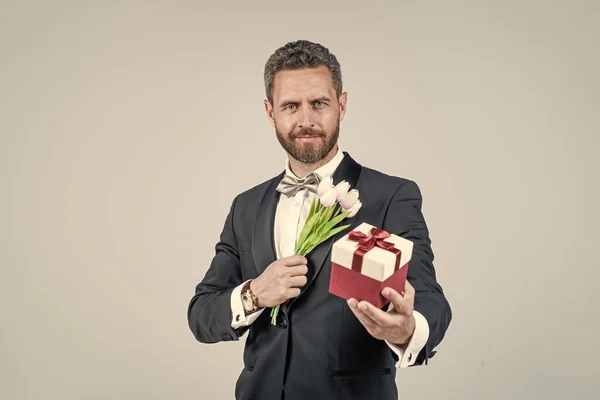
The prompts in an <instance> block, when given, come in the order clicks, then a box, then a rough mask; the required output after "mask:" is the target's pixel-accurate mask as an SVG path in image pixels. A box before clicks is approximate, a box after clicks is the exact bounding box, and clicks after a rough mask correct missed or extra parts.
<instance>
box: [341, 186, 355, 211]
mask: <svg viewBox="0 0 600 400" xmlns="http://www.w3.org/2000/svg"><path fill="white" fill-rule="evenodd" d="M356 200H358V190H356V189H352V190H350V191H349V192H348V193H346V195H345V196H344V197H342V198H341V199H340V201H339V203H340V206H342V208H345V209H349V208H350V207H352V206H353V205H354V203H356Z"/></svg>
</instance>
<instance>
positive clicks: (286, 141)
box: [275, 120, 340, 164]
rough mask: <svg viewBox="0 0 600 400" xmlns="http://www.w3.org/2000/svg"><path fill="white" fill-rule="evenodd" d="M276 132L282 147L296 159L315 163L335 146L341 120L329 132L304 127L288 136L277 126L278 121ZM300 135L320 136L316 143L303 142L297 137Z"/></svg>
mask: <svg viewBox="0 0 600 400" xmlns="http://www.w3.org/2000/svg"><path fill="white" fill-rule="evenodd" d="M275 133H276V135H277V140H279V143H280V144H281V147H283V149H284V150H285V151H286V152H287V153H288V154H289V155H290V156H292V157H293V158H294V159H295V160H298V161H299V162H301V163H304V164H314V163H316V162H319V161H321V160H322V159H324V158H325V157H326V156H327V154H329V152H330V151H331V150H332V149H333V148H334V147H335V145H336V143H337V141H338V138H339V136H340V121H339V120H338V121H337V124H336V126H335V129H334V130H333V132H331V133H329V134H327V133H326V132H323V131H320V130H317V129H312V128H302V129H299V130H298V131H296V132H292V133H290V134H289V135H288V136H287V137H286V136H284V135H283V133H281V132H280V131H279V129H278V128H277V123H275ZM298 136H318V138H319V139H318V140H317V141H316V142H315V143H302V142H301V141H300V140H298V139H297V138H298Z"/></svg>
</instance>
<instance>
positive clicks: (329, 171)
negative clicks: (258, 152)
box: [285, 146, 344, 179]
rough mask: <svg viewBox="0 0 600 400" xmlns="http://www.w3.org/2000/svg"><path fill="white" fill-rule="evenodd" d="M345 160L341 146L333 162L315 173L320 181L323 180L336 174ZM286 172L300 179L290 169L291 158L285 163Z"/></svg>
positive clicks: (330, 161)
mask: <svg viewBox="0 0 600 400" xmlns="http://www.w3.org/2000/svg"><path fill="white" fill-rule="evenodd" d="M343 158H344V153H343V152H342V149H340V146H338V147H337V152H336V153H335V156H333V158H332V159H331V160H329V161H328V162H327V164H325V165H321V166H320V167H319V168H317V169H315V171H314V172H315V174H317V175H318V176H319V178H320V179H323V178H324V177H326V176H331V175H333V173H334V172H335V170H336V168H337V167H338V165H340V163H341V162H342V159H343ZM285 172H286V173H287V174H289V175H290V176H295V177H296V178H298V177H297V176H296V174H294V173H293V172H292V170H291V169H290V160H289V158H288V159H287V160H286V161H285Z"/></svg>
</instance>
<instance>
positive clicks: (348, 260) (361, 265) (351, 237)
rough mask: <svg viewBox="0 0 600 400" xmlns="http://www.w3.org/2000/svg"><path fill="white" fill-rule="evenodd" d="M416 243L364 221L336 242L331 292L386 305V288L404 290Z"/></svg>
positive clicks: (333, 250) (333, 249) (381, 305)
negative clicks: (384, 292) (384, 293)
mask: <svg viewBox="0 0 600 400" xmlns="http://www.w3.org/2000/svg"><path fill="white" fill-rule="evenodd" d="M412 251H413V242H412V241H410V240H407V239H404V238H403V237H400V236H397V235H394V234H390V233H388V232H386V231H384V230H383V229H379V228H377V227H374V226H373V225H370V224H368V223H366V222H363V223H362V224H360V225H359V226H358V227H356V228H355V229H354V230H353V231H352V232H349V233H348V234H346V235H345V236H344V237H342V238H341V239H339V240H338V241H336V242H335V243H334V244H333V248H332V250H331V279H330V283H329V292H330V293H332V294H334V295H336V296H339V297H342V298H344V299H350V298H354V299H356V300H358V301H362V300H366V301H368V302H369V303H371V304H373V305H374V306H375V307H378V308H382V307H383V306H385V305H386V304H387V303H389V301H388V300H387V299H386V298H385V297H383V296H382V295H381V291H382V290H383V288H384V287H391V288H393V289H394V290H396V291H397V292H398V293H402V292H404V284H405V282H406V273H407V271H408V262H409V261H410V259H411V256H412Z"/></svg>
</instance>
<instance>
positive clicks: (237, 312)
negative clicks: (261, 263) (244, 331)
mask: <svg viewBox="0 0 600 400" xmlns="http://www.w3.org/2000/svg"><path fill="white" fill-rule="evenodd" d="M249 280H250V279H249ZM246 282H248V281H246ZM246 282H244V283H242V284H241V285H239V286H237V287H236V288H235V289H233V292H231V316H232V317H231V327H232V328H233V329H237V328H241V327H242V326H248V325H250V324H251V323H253V322H254V320H255V319H256V318H258V316H259V315H260V314H262V312H263V311H264V310H265V309H264V308H261V309H260V310H258V311H256V312H253V313H252V314H250V315H246V313H245V312H244V304H243V303H242V288H243V287H244V285H245V284H246Z"/></svg>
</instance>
